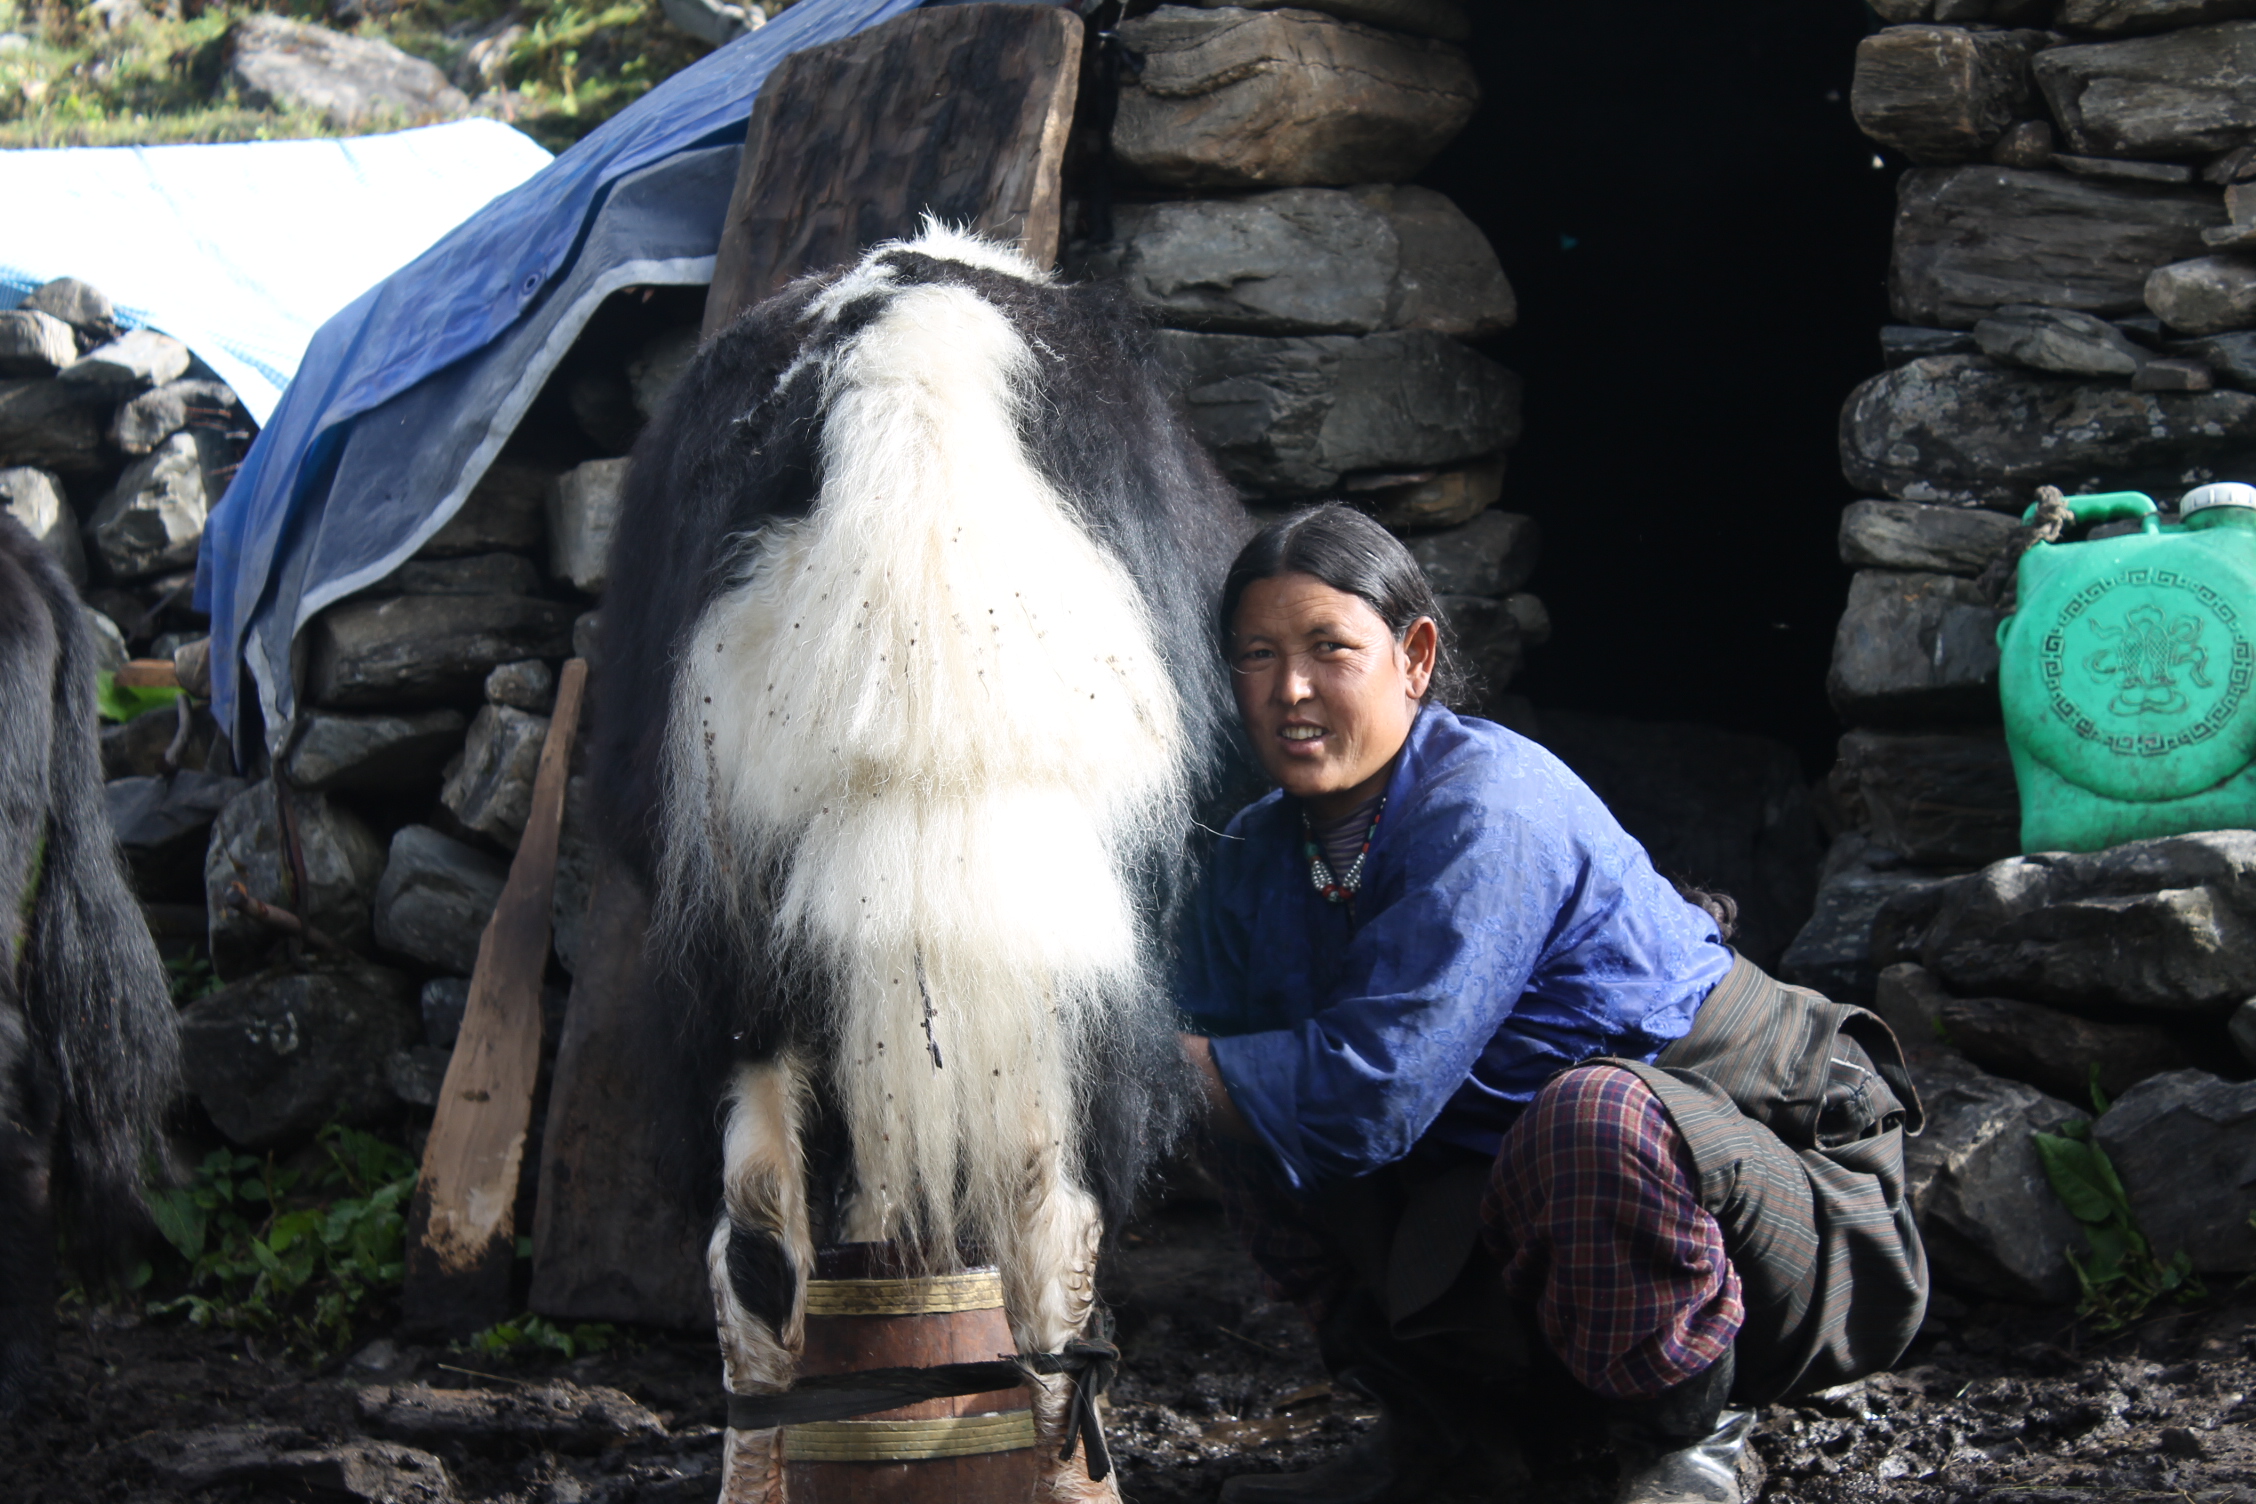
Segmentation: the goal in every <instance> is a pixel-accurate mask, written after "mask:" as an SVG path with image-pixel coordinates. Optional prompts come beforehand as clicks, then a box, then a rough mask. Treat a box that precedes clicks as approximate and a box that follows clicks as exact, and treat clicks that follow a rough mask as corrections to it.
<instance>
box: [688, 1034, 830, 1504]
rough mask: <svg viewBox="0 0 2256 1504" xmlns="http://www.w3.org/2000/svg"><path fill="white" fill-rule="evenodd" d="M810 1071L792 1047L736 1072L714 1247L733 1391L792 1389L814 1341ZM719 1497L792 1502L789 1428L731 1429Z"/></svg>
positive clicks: (712, 1261)
mask: <svg viewBox="0 0 2256 1504" xmlns="http://www.w3.org/2000/svg"><path fill="white" fill-rule="evenodd" d="M805 1092H806V1076H805V1073H804V1072H803V1071H802V1070H801V1069H800V1066H799V1063H798V1061H796V1060H795V1059H793V1058H792V1057H790V1056H788V1055H786V1056H782V1057H779V1058H777V1059H774V1060H767V1061H762V1062H760V1063H758V1064H756V1065H747V1066H744V1067H743V1068H742V1069H740V1070H739V1071H738V1072H737V1076H736V1081H735V1083H734V1085H733V1087H732V1088H731V1091H730V1093H729V1117H728V1131H727V1136H726V1139H725V1142H724V1148H723V1156H724V1157H723V1163H722V1200H723V1211H722V1215H721V1220H720V1223H719V1225H718V1226H716V1227H715V1228H714V1229H713V1238H712V1242H711V1243H710V1244H709V1245H707V1248H706V1254H705V1262H706V1267H707V1268H708V1269H709V1270H710V1272H711V1274H712V1278H713V1308H714V1314H715V1316H716V1318H717V1320H718V1324H719V1327H720V1338H721V1359H722V1367H723V1379H724V1382H725V1383H726V1384H727V1387H728V1391H729V1393H731V1394H774V1393H777V1392H778V1391H781V1390H784V1389H788V1388H790V1387H791V1381H792V1378H793V1376H794V1375H795V1373H796V1372H797V1369H798V1362H799V1353H800V1350H801V1348H802V1347H803V1346H804V1344H805V1340H806V1303H807V1299H806V1297H807V1277H808V1275H809V1274H810V1273H811V1272H812V1270H813V1267H814V1249H813V1244H812V1239H811V1235H810V1233H809V1231H808V1225H807V1191H806V1185H807V1178H806V1165H805V1161H804V1158H803V1155H802V1152H801V1145H802V1137H801V1124H802V1111H801V1108H802V1104H803V1102H804V1100H805ZM721 1466H722V1471H721V1494H720V1504H783V1497H784V1489H783V1433H782V1431H781V1430H779V1429H776V1428H772V1427H770V1428H766V1429H761V1430H739V1429H737V1428H736V1427H734V1426H731V1427H730V1428H729V1429H728V1435H727V1441H726V1443H725V1446H724V1448H723V1452H722V1464H721Z"/></svg>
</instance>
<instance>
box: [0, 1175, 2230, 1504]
mask: <svg viewBox="0 0 2256 1504" xmlns="http://www.w3.org/2000/svg"><path fill="white" fill-rule="evenodd" d="M1107 1283H1108V1285H1109V1286H1110V1289H1111V1293H1112V1298H1113V1300H1114V1302H1115V1305H1116V1308H1117V1310H1118V1313H1119V1320H1120V1334H1121V1338H1122V1344H1123V1347H1124V1349H1125V1351H1126V1356H1127V1366H1126V1372H1125V1375H1124V1377H1123V1379H1122V1381H1121V1383H1120V1385H1119V1386H1118V1388H1117V1389H1116V1390H1115V1392H1114V1394H1113V1396H1112V1400H1111V1415H1112V1424H1111V1428H1110V1434H1111V1437H1112V1445H1113V1449H1114V1455H1115V1457H1116V1458H1117V1460H1118V1461H1119V1464H1120V1466H1121V1472H1122V1477H1123V1479H1124V1481H1125V1483H1126V1492H1127V1494H1128V1497H1129V1498H1130V1499H1132V1500H1135V1501H1139V1504H1200V1501H1205V1500H1210V1499H1212V1498H1213V1497H1214V1494H1215V1490H1216V1489H1217V1488H1218V1487H1219V1486H1220V1484H1221V1482H1222V1480H1223V1479H1224V1478H1226V1477H1229V1476H1230V1475H1231V1474H1233V1473H1236V1472H1240V1471H1247V1470H1255V1469H1263V1470H1266V1469H1275V1468H1289V1467H1299V1466H1305V1465H1307V1464H1308V1463H1310V1462H1312V1461H1315V1460H1318V1459H1321V1458H1322V1457H1324V1456H1326V1455H1328V1454H1330V1453H1331V1452H1333V1451H1334V1450H1336V1449H1338V1448H1340V1447H1342V1446H1345V1445H1348V1444H1349V1443H1351V1442H1352V1440H1353V1439H1354V1438H1355V1437H1356V1436H1357V1435H1358V1434H1359V1433H1361V1432H1363V1431H1365V1430H1367V1429H1368V1428H1369V1427H1370V1426H1371V1424H1372V1422H1373V1412H1372V1411H1371V1409H1370V1408H1369V1406H1368V1405H1367V1404H1365V1403H1364V1402H1362V1401H1360V1400H1358V1399H1357V1398H1356V1397H1355V1396H1353V1395H1351V1394H1345V1393H1339V1394H1335V1393H1333V1392H1332V1391H1331V1390H1329V1389H1328V1388H1327V1387H1325V1385H1324V1382H1323V1374H1322V1371H1321V1369H1320V1367H1319V1365H1318V1363H1317V1361H1316V1355H1315V1349H1314V1346H1313V1344H1312V1343H1311V1342H1310V1340H1309V1338H1308V1336H1307V1334H1306V1333H1305V1331H1304V1330H1303V1328H1302V1327H1301V1324H1300V1322H1299V1319H1298V1317H1297V1316H1296V1315H1295V1314H1294V1313H1293V1312H1292V1311H1291V1310H1290V1309H1287V1308H1283V1307H1280V1306H1277V1305H1275V1304H1273V1303H1270V1302H1267V1301H1265V1300H1263V1299H1262V1297H1261V1293H1260V1290H1259V1287H1258V1285H1257V1283H1256V1281H1255V1279H1254V1277H1253V1274H1252V1272H1251V1270H1250V1268H1249V1267H1248V1266H1247V1265H1246V1264H1245V1263H1244V1261H1243V1260H1242V1259H1241V1258H1240V1257H1239V1255H1238V1254H1237V1252H1236V1250H1235V1249H1234V1248H1233V1246H1232V1245H1231V1243H1230V1240H1229V1236H1228V1234H1227V1232H1226V1231H1225V1230H1224V1229H1223V1228H1222V1226H1221V1222H1220V1218H1219V1215H1218V1214H1217V1213H1216V1212H1215V1211H1214V1210H1213V1209H1212V1208H1211V1207H1208V1206H1204V1205H1199V1204H1192V1205H1188V1206H1179V1207H1176V1208H1174V1209H1172V1210H1171V1211H1169V1212H1168V1213H1166V1214H1165V1215H1163V1216H1161V1217H1158V1218H1155V1219H1154V1220H1152V1221H1150V1222H1148V1223H1146V1224H1145V1225H1143V1226H1141V1227H1139V1228H1137V1229H1135V1230H1134V1231H1133V1232H1132V1233H1131V1234H1130V1235H1129V1238H1128V1240H1127V1243H1126V1245H1125V1246H1124V1247H1123V1248H1122V1249H1121V1251H1120V1253H1119V1255H1118V1256H1117V1257H1116V1258H1115V1259H1114V1260H1113V1262H1112V1264H1111V1267H1110V1272H1109V1276H1108V1280H1107ZM1944 1308H1945V1310H1946V1311H1947V1312H1948V1314H1947V1315H1940V1316H1938V1317H1936V1318H1935V1319H1933V1320H1932V1321H1931V1322H1930V1324H1929V1328H1928V1330H1927V1331H1926V1332H1925V1333H1923V1334H1922V1336H1921V1338H1920V1341H1919V1342H1918V1344H1917V1345H1916V1346H1915V1347H1914V1348H1913V1350H1912V1352H1911V1353H1910V1354H1909V1355H1908V1356H1907V1357H1906V1359H1905V1361H1904V1363H1903V1365H1902V1366H1901V1367H1900V1368H1899V1369H1898V1370H1897V1371H1896V1372H1895V1373H1893V1374H1890V1375H1887V1376H1885V1377H1881V1378H1875V1379H1871V1380H1868V1381H1866V1382H1865V1383H1863V1384H1861V1385H1857V1386H1851V1388H1850V1390H1848V1391H1846V1392H1837V1393H1833V1394H1829V1395H1826V1396H1824V1397H1823V1398H1822V1402H1811V1403H1807V1404H1804V1405H1800V1406H1793V1407H1775V1408H1773V1409H1771V1410H1769V1411H1768V1412H1766V1413H1765V1415H1764V1416H1763V1418H1762V1424H1761V1428H1760V1430H1759V1431H1758V1433H1757V1437H1756V1449H1757V1452H1758V1454H1759V1463H1760V1468H1759V1471H1760V1473H1761V1479H1760V1483H1759V1488H1760V1492H1761V1497H1762V1498H1763V1499H1764V1500H1766V1501H1796V1504H1965V1501H1972V1500H1987V1499H1997V1500H2012V1501H2015V1504H2070V1501H2076V1504H2083V1501H2099V1500H2107V1501H2125V1504H2146V1501H2152V1504H2163V1501H2169V1504H2189V1501H2190V1504H2256V1432H2252V1431H2251V1428H2250V1426H2249V1422H2250V1421H2251V1420H2256V1293H2245V1292H2244V1293H2241V1294H2239V1295H2234V1296H2227V1297H2225V1298H2222V1299H2219V1300H2217V1301H2215V1302H2214V1303H2212V1304H2211V1305H2210V1306H2208V1307H2206V1308H2203V1309H2201V1310H2199V1311H2196V1312H2192V1313H2189V1314H2184V1315H2172V1316H2167V1317H2163V1318H2160V1319H2156V1320H2152V1321H2149V1322H2147V1323H2146V1324H2145V1325H2143V1326H2141V1327H2139V1328H2137V1329H2135V1330H2133V1331H2130V1332H2127V1333H2124V1334H2120V1335H2117V1336H2114V1337H2109V1338H2102V1337H2099V1336H2097V1335H2095V1334H2094V1333H2092V1332H2091V1331H2089V1330H2088V1329H2087V1328H2085V1327H2084V1326H2082V1325H2080V1324H2078V1323H2077V1322H2075V1321H2073V1320H2072V1319H2071V1318H2070V1317H2069V1316H2068V1314H2067V1313H2066V1312H2063V1311H2042V1310H2030V1309H2026V1308H2016V1307H2002V1306H1989V1307H1981V1308H1977V1309H1971V1310H1969V1309H1965V1308H1961V1307H1958V1306H1957V1305H1956V1304H1955V1303H1952V1302H1947V1301H1946V1302H1945V1303H1944ZM59 1349H60V1350H59V1357H58V1363H57V1370H56V1373H55V1375H54V1382H53V1384H52V1386H51V1387H50V1389H49V1392H48V1395H47V1397H46V1399H45V1400H44V1401H43V1402H41V1403H40V1404H39V1405H38V1406H37V1407H36V1408H35V1410H34V1412H33V1413H32V1414H31V1415H30V1416H29V1417H27V1418H26V1420H25V1421H24V1422H23V1423H21V1424H19V1426H18V1427H17V1428H16V1430H15V1431H14V1432H13V1433H12V1434H9V1435H7V1436H6V1437H5V1439H4V1440H0V1499H5V1500H8V1501H10V1504H14V1501H18V1500H20V1501H25V1504H78V1501H97V1500H99V1501H117V1504H174V1501H182V1504H186V1501H194V1504H255V1501H267V1500H283V1499H290V1500H318V1501H324V1504H336V1501H345V1500H351V1499H353V1498H356V1497H357V1498H361V1499H370V1500H373V1499H380V1498H395V1499H399V1500H401V1501H403V1504H404V1501H413V1504H441V1501H444V1500H448V1499H452V1500H458V1501H462V1504H470V1501H481V1504H484V1501H491V1504H501V1501H505V1500H506V1501H522V1504H677V1501H679V1504H690V1501H699V1504H702V1501H705V1500H709V1499H710V1498H711V1497H712V1495H713V1486H714V1470H715V1468H716V1465H717V1463H718V1459H719V1454H720V1437H719V1432H718V1430H717V1426H718V1423H719V1421H720V1419H721V1409H720V1402H719V1370H718V1364H717V1361H716V1359H715V1357H714V1355H713V1351H712V1348H711V1345H710V1343H709V1342H707V1341H702V1340H693V1339H689V1338H684V1337H680V1336H674V1335H668V1334H664V1333H655V1332H645V1333H639V1334H635V1340H634V1341H633V1342H632V1344H631V1345H629V1346H627V1347H626V1348H624V1349H623V1350H619V1351H612V1352H605V1353H600V1354H595V1355H592V1356H587V1357H582V1358H579V1359H577V1360H573V1361H569V1362H566V1361H561V1360H557V1361H531V1362H526V1363H524V1364H515V1363H510V1362H507V1361H505V1360H495V1359H490V1358H476V1357H468V1356H465V1355H463V1354H461V1353H458V1352H450V1351H448V1350H446V1349H443V1348H431V1347H419V1346H415V1345H411V1344H406V1343H402V1342H399V1341H397V1340H395V1339H394V1338H393V1337H391V1336H388V1335H385V1334H382V1333H370V1334H368V1336H367V1337H366V1338H365V1339H364V1340H363V1341H362V1342H361V1343H360V1344H358V1345H357V1347H356V1349H355V1351H354V1352H353V1354H352V1355H351V1356H349V1357H346V1358H342V1359H339V1360H337V1361H335V1362H333V1363H331V1364H329V1365H327V1366H325V1367H320V1368H315V1367H309V1366H306V1365H302V1364H296V1363H292V1362H289V1361H287V1360H285V1359H283V1358H281V1357H279V1356H277V1355H275V1354H274V1353H272V1352H269V1351H263V1350H261V1349H260V1347H259V1346H258V1345H257V1344H256V1343H253V1342H246V1341H244V1340H242V1339H240V1338H228V1337H223V1336H219V1335H215V1334H210V1333H203V1332H198V1331H195V1330H193V1329H189V1328H185V1327H181V1326H178V1325H168V1324H158V1323H152V1322H144V1321H140V1320H138V1319H136V1318H135V1317H134V1316H133V1315H132V1314H130V1313H123V1312H116V1311H109V1312H103V1311H88V1310H85V1309H84V1308H79V1309H76V1310H71V1311H66V1313H65V1317H64V1324H63V1329H62V1332H61V1334H60V1340H59ZM415 1384H423V1385H430V1386H433V1387H436V1388H439V1389H442V1390H452V1391H463V1392H462V1393H458V1394H455V1395H452V1396H449V1397H448V1403H449V1404H452V1405H454V1406H455V1407H456V1408H455V1409H454V1410H451V1411H450V1410H447V1409H446V1407H445V1406H439V1407H437V1408H436V1409H434V1408H433V1407H432V1406H430V1405H423V1406H421V1408H419V1409H416V1410H415V1414H414V1415H410V1416H408V1417H407V1418H406V1419H405V1420H403V1419H402V1416H403V1414H405V1411H404V1410H403V1407H402V1405H401V1404H399V1403H394V1404H392V1405H390V1406H389V1407H387V1406H386V1405H385V1404H384V1403H383V1399H384V1396H383V1394H382V1389H383V1388H384V1387H385V1386H393V1390H394V1393H395V1395H396V1392H397V1386H404V1385H415ZM558 1385H568V1386H573V1387H572V1388H558V1387H555V1386H558ZM598 1386H607V1387H609V1388H611V1389H615V1390H618V1391H623V1394H624V1395H625V1396H628V1397H631V1399H632V1400H633V1401H635V1402H638V1405H639V1407H641V1408H637V1406H636V1405H630V1404H628V1403H626V1402H625V1401H624V1400H620V1399H608V1400H607V1399H605V1398H604V1397H603V1396H602V1395H601V1394H600V1391H599V1390H598ZM587 1391H597V1392H596V1393H595V1394H594V1395H593V1397H591V1396H590V1394H589V1393H588V1392H587ZM645 1412H648V1413H645ZM416 1416H420V1417H421V1418H420V1419H417V1418H415V1417H416ZM1543 1440H1544V1442H1545V1447H1546V1450H1545V1451H1543V1452H1542V1453H1540V1454H1538V1455H1535V1456H1533V1457H1532V1458H1527V1459H1526V1460H1525V1461H1524V1463H1522V1464H1520V1465H1517V1466H1515V1465H1513V1464H1510V1463H1498V1464H1495V1466H1496V1467H1497V1468H1498V1469H1499V1470H1497V1471H1491V1472H1489V1473H1486V1474H1484V1475H1482V1476H1481V1477H1480V1478H1474V1479H1467V1480H1463V1482H1462V1483H1461V1485H1460V1486H1459V1487H1457V1488H1453V1489H1452V1490H1451V1491H1450V1492H1449V1493H1448V1494H1446V1495H1437V1496H1436V1497H1437V1500H1438V1499H1442V1498H1448V1499H1459V1498H1465V1499H1470V1498H1484V1499H1492V1500H1499V1501H1502V1500H1508V1499H1513V1498H1524V1499H1527V1500H1542V1501H1544V1504H1584V1501H1593V1504H1595V1501H1598V1500H1602V1499H1604V1498H1605V1497H1607V1496H1608V1494H1607V1488H1606V1483H1605V1479H1604V1475H1603V1462H1602V1459H1601V1458H1599V1457H1598V1455H1597V1454H1596V1452H1595V1451H1594V1449H1593V1447H1592V1445H1591V1444H1590V1443H1589V1442H1588V1441H1587V1440H1586V1439H1584V1438H1581V1437H1578V1436H1576V1435H1573V1434H1571V1433H1570V1432H1563V1431H1560V1430H1558V1428H1556V1427H1546V1428H1545V1435H1544V1438H1543Z"/></svg>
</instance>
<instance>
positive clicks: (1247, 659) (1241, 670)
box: [1230, 574, 1439, 820]
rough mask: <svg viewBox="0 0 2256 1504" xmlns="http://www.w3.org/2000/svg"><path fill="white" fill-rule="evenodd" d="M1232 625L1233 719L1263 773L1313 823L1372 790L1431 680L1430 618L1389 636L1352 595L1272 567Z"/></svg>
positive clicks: (1382, 783)
mask: <svg viewBox="0 0 2256 1504" xmlns="http://www.w3.org/2000/svg"><path fill="white" fill-rule="evenodd" d="M1232 627H1233V630H1232V632H1231V634H1230V666H1231V667H1232V669H1234V670H1235V672H1234V673H1233V674H1232V676H1231V677H1232V679H1233V680H1234V681H1235V684H1236V687H1237V693H1238V714H1239V715H1240V716H1241V717H1243V718H1244V721H1245V728H1246V733H1247V735H1249V736H1250V737H1251V738H1252V739H1253V745H1254V749H1255V751H1256V752H1257V753H1258V754H1259V755H1260V757H1261V765H1262V766H1263V767H1264V768H1266V769H1268V770H1269V776H1270V777H1271V778H1274V779H1275V780H1277V783H1278V784H1279V785H1280V786H1281V787H1282V788H1283V789H1284V791H1285V792H1286V793H1288V794H1291V795H1293V796H1294V797H1295V798H1298V799H1304V800H1306V801H1307V802H1308V807H1309V814H1310V815H1311V816H1312V817H1314V818H1315V819H1317V820H1336V819H1338V818H1340V817H1341V816H1342V815H1345V814H1347V813H1348V812H1350V811H1351V810H1353V809H1354V808H1355V807H1356V806H1357V805H1359V804H1361V803H1362V802H1363V801H1364V800H1366V799H1368V798H1370V797H1371V796H1372V795H1373V794H1376V793H1379V792H1381V791H1382V790H1383V789H1384V788H1385V787H1386V778H1387V770H1388V766H1389V765H1390V764H1391V763H1392V762H1393V761H1394V754H1395V753H1397V752H1399V751H1401V750H1402V744H1403V742H1404V741H1406V740H1407V739H1408V738H1409V735H1410V723H1411V722H1412V721H1414V720H1416V719H1417V716H1418V701H1419V699H1420V698H1421V697H1422V696H1423V695H1424V694H1425V692H1426V682H1427V680H1429V679H1431V678H1432V677H1433V667H1434V654H1435V651H1436V648H1437V645H1438V641H1439V637H1438V634H1437V633H1436V631H1435V628H1434V624H1433V622H1432V620H1431V619H1429V618H1427V617H1422V616H1421V617H1420V618H1418V620H1417V621H1416V622H1415V623H1413V624H1412V625H1411V628H1410V630H1409V632H1408V633H1407V634H1405V636H1404V638H1403V640H1402V641H1400V642H1397V641H1395V639H1394V634H1393V633H1391V632H1389V631H1388V630H1387V625H1386V622H1385V620H1384V619H1382V618H1381V617H1380V615H1379V613H1378V612H1376V611H1374V610H1372V609H1371V608H1370V606H1369V605H1368V604H1366V603H1365V602H1364V600H1363V599H1362V598H1361V597H1360V596H1354V595H1349V594H1348V593H1347V592H1346V591H1344V590H1334V589H1333V588H1332V587H1331V586H1329V585H1327V584H1325V583H1324V582H1323V581H1322V580H1319V579H1317V578H1316V577H1315V576H1313V575H1305V574H1283V575H1277V576H1275V577H1273V578H1270V579H1266V580H1256V581H1254V582H1253V583H1252V584H1251V585H1249V586H1247V587H1246V592H1245V594H1244V595H1243V596H1242V597H1240V598H1239V601H1238V614H1237V619H1236V620H1235V622H1234V623H1233V624H1232Z"/></svg>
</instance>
